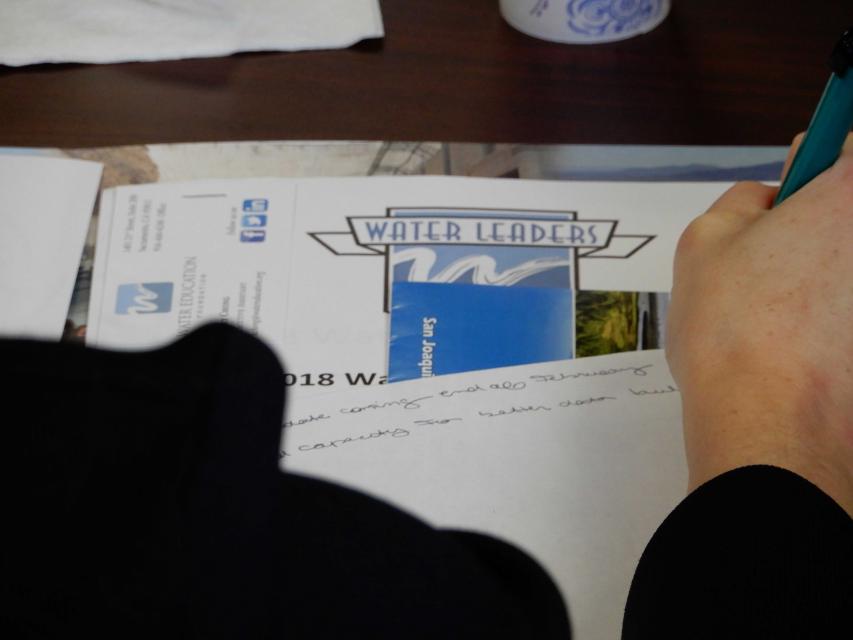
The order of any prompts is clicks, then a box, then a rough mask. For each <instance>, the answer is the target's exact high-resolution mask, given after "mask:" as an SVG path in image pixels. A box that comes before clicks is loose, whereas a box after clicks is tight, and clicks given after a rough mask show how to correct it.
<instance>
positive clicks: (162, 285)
mask: <svg viewBox="0 0 853 640" xmlns="http://www.w3.org/2000/svg"><path fill="white" fill-rule="evenodd" d="M173 288H174V287H173V285H172V283H171V282H138V283H132V284H122V285H119V287H118V293H117V295H116V313H117V314H120V315H137V314H143V313H168V312H169V311H171V310H172V290H173Z"/></svg>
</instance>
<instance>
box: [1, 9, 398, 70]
mask: <svg viewBox="0 0 853 640" xmlns="http://www.w3.org/2000/svg"><path fill="white" fill-rule="evenodd" d="M382 35H383V29H382V14H381V13H380V9H379V0H74V1H69V0H0V64H6V65H10V66H22V65H27V64H37V63H40V62H128V61H134V60H167V59H174V58H198V57H209V56H222V55H229V54H231V53H235V52H237V51H270V50H274V51H294V50H298V49H330V48H339V47H348V46H350V45H352V44H354V43H356V42H358V41H359V40H362V39H364V38H377V37H382Z"/></svg>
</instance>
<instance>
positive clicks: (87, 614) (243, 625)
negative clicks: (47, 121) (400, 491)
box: [0, 325, 853, 640]
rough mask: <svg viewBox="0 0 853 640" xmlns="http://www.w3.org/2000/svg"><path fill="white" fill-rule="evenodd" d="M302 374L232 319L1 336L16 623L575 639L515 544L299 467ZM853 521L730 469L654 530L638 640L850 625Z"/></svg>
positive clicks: (1, 616)
mask: <svg viewBox="0 0 853 640" xmlns="http://www.w3.org/2000/svg"><path fill="white" fill-rule="evenodd" d="M283 389H284V387H283V379H282V371H281V368H280V366H279V364H278V362H277V360H276V358H275V357H274V356H273V354H272V353H271V352H270V351H269V350H268V349H267V348H266V347H265V346H263V345H262V344H261V343H260V342H259V341H257V340H255V339H254V338H252V337H250V336H248V335H246V334H244V333H241V332H239V331H237V330H235V329H233V328H230V327H227V326H225V325H211V326H208V327H205V328H202V329H199V330H197V331H195V332H193V333H192V334H190V335H189V336H187V337H185V338H184V339H182V340H179V341H178V342H176V343H174V344H173V345H170V346H169V347H166V348H164V349H160V350H156V351H151V352H145V353H133V354H129V353H113V352H107V351H99V350H93V349H84V348H82V347H78V346H73V345H68V344H60V345H56V344H45V343H37V342H26V341H0V399H2V406H3V408H4V411H5V413H6V416H7V417H6V418H5V419H4V421H3V426H2V429H0V451H2V456H3V460H2V464H0V474H2V475H0V505H2V524H0V637H2V638H10V639H11V638H56V637H60V636H62V637H64V636H70V635H72V634H80V635H85V636H87V637H90V638H91V637H106V636H110V637H121V638H143V637H145V638H151V637H157V638H205V639H206V638H276V639H281V638H288V639H299V638H340V637H347V638H375V639H379V640H382V639H386V638H387V639H391V638H394V639H397V638H407V639H408V638H531V639H532V638H536V639H539V638H541V639H546V640H549V639H551V638H560V639H565V638H569V637H570V635H571V634H570V629H569V623H568V617H567V613H566V608H565V606H564V604H563V603H562V601H561V599H560V596H559V593H558V592H557V590H556V588H555V586H554V584H553V582H552V581H551V580H550V578H549V577H548V576H547V574H546V573H545V572H544V571H543V570H542V569H541V568H540V567H539V566H538V565H537V564H536V563H535V562H534V561H533V560H532V559H530V558H529V557H528V556H526V555H525V554H524V553H522V552H521V551H519V550H517V549H516V548H514V547H512V546H510V545H508V544H506V543H504V542H501V541H499V540H496V539H494V538H491V537H488V536H484V535H480V534H473V533H466V532H457V531H443V530H436V529H434V528H431V527H429V526H427V525H425V524H424V523H422V522H420V521H418V520H417V519H415V518H412V517H411V516H409V515H406V514H404V513H402V512H400V511H398V510H397V509H394V508H392V507H390V506H388V505H386V504H384V503H382V502H380V501H378V500H375V499H373V498H370V497H367V496H364V495H362V494H359V493H357V492H354V491H351V490H347V489H344V488H341V487H338V486H335V485H332V484H329V483H325V482H321V481H318V480H314V479H310V478H306V477H301V476H298V475H294V474H288V473H281V472H280V471H279V469H278V455H279V454H278V452H279V448H280V443H279V439H280V433H281V416H282V410H283ZM13 413H14V415H15V416H16V417H15V418H10V417H9V416H11V415H12V414H13ZM851 527H853V523H851V520H850V518H849V517H847V515H846V514H845V513H844V512H843V511H842V510H841V509H840V508H839V507H838V506H837V505H836V504H835V503H834V502H832V501H831V500H830V499H829V498H828V497H827V496H825V495H824V494H823V493H821V492H820V491H819V490H818V489H816V488H815V487H813V486H812V485H810V484H809V483H807V482H806V481H805V480H803V479H802V478H799V477H798V476H796V475H794V474H791V473H789V472H785V471H782V470H779V469H773V468H770V467H751V468H747V469H742V470H737V471H734V472H730V473H729V474H725V475H724V476H721V477H720V478H717V479H715V480H713V481H712V482H710V483H708V484H707V485H705V486H704V487H702V488H700V489H699V490H697V491H696V492H694V493H693V494H692V495H691V496H690V497H688V498H687V499H686V500H685V501H684V502H683V503H682V504H681V505H680V506H679V507H678V508H677V509H676V510H675V511H674V512H673V513H672V514H671V515H670V516H669V518H667V520H666V521H665V522H664V523H663V525H662V526H661V527H660V529H659V530H658V532H657V533H656V534H655V536H654V538H653V539H652V541H651V542H650V544H649V546H648V548H647V549H646V552H645V554H644V556H643V558H642V560H641V562H640V565H639V568H638V570H637V573H636V575H635V578H634V582H633V585H632V588H631V594H630V597H629V600H628V606H627V609H626V614H625V621H624V638H626V639H627V640H634V639H636V638H664V637H678V638H705V637H708V638H710V637H715V638H722V637H725V638H732V637H744V638H746V637H749V638H762V637H773V638H808V637H824V638H825V637H853V634H850V633H849V629H850V626H849V625H850V620H851V613H850V612H851V611H853V603H851V594H853V588H851V582H850V580H851V577H853V554H851V541H853V534H851ZM843 625H847V627H846V628H845V627H844V626H843ZM829 628H836V629H844V632H843V633H842V635H837V634H836V633H832V634H827V633H824V630H826V629H829ZM821 633H822V634H823V635H820V634H821ZM845 634H846V635H845ZM581 640H582V639H581Z"/></svg>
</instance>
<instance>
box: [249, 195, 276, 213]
mask: <svg viewBox="0 0 853 640" xmlns="http://www.w3.org/2000/svg"><path fill="white" fill-rule="evenodd" d="M269 204H270V201H269V200H266V199H264V198H254V199H252V200H243V211H251V212H252V213H258V212H262V211H266V210H267V208H268V207H269Z"/></svg>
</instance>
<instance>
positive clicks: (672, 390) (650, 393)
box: [628, 384, 678, 396]
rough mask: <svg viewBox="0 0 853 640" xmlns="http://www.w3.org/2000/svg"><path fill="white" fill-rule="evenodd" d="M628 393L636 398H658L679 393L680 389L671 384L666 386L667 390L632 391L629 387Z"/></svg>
mask: <svg viewBox="0 0 853 640" xmlns="http://www.w3.org/2000/svg"><path fill="white" fill-rule="evenodd" d="M628 391H630V392H631V393H633V394H634V395H635V396H656V395H660V394H662V393H678V389H676V388H675V387H673V386H672V385H671V384H668V385H666V388H665V389H631V388H630V387H629V388H628Z"/></svg>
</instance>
